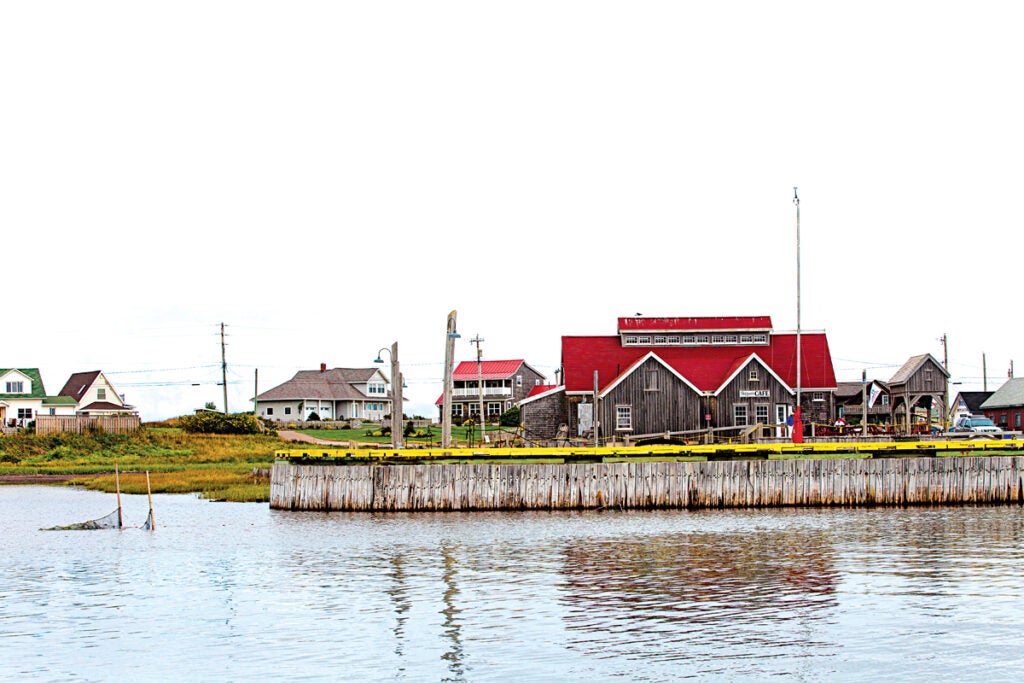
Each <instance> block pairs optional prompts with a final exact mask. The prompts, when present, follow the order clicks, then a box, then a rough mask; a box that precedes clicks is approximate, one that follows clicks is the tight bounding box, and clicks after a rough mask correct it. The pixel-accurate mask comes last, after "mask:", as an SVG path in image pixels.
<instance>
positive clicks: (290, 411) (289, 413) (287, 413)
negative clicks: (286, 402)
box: [271, 406, 292, 415]
mask: <svg viewBox="0 0 1024 683" xmlns="http://www.w3.org/2000/svg"><path fill="white" fill-rule="evenodd" d="M271 410H273V408H271ZM284 414H285V415H291V414H292V407H291V406H285V409H284Z"/></svg>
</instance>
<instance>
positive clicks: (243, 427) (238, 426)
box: [180, 413, 260, 434]
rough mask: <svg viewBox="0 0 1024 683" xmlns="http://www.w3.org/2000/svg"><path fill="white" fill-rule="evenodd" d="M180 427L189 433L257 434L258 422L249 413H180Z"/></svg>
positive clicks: (258, 430)
mask: <svg viewBox="0 0 1024 683" xmlns="http://www.w3.org/2000/svg"><path fill="white" fill-rule="evenodd" d="M180 423H181V428H182V429H183V430H185V431H186V432H188V433H190V434H258V433H259V432H260V427H259V424H258V423H257V421H256V418H255V417H253V416H252V415H251V414H249V415H244V414H240V413H235V414H232V415H224V414H223V413H198V414H196V415H182V416H181V419H180Z"/></svg>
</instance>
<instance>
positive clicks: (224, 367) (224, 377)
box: [220, 323, 228, 415]
mask: <svg viewBox="0 0 1024 683" xmlns="http://www.w3.org/2000/svg"><path fill="white" fill-rule="evenodd" d="M220 374H221V383H222V384H223V385H224V414H225V415H227V414H228V360H227V355H226V353H225V350H224V323H221V324H220Z"/></svg>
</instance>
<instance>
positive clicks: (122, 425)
mask: <svg viewBox="0 0 1024 683" xmlns="http://www.w3.org/2000/svg"><path fill="white" fill-rule="evenodd" d="M141 425H142V421H141V420H140V419H139V416H138V415H104V416H95V417H86V416H84V415H37V416H36V434H57V433H59V432H73V433H75V434H81V433H83V432H86V431H89V430H92V429H98V430H100V431H104V432H111V433H114V434H128V433H129V432H134V431H135V430H137V429H138V428H139V427H140V426H141Z"/></svg>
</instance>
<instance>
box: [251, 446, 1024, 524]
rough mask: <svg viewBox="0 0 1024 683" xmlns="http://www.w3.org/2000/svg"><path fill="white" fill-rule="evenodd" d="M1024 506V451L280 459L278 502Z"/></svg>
mask: <svg viewBox="0 0 1024 683" xmlns="http://www.w3.org/2000/svg"><path fill="white" fill-rule="evenodd" d="M961 503H1024V457H1022V456H1006V457H1000V456H990V457H953V458H883V459H842V460H737V461H727V462H611V463H573V464H421V465H372V466H344V465H301V464H291V463H288V462H278V463H275V464H274V466H273V469H272V470H271V477H270V507H271V508H274V509H279V510H347V511H367V512H369V511H399V510H402V511H441V510H564V509H598V508H622V509H627V508H640V509H642V508H727V507H729V508H731V507H774V506H826V505H832V506H868V505H896V506H899V505H949V504H961Z"/></svg>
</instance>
